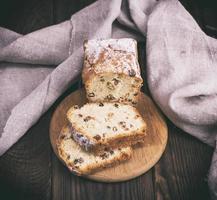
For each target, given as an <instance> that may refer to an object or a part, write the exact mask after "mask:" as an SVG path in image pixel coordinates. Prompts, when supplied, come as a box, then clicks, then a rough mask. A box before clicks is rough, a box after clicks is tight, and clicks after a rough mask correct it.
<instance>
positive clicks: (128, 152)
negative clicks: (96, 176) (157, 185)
mask: <svg viewBox="0 0 217 200" xmlns="http://www.w3.org/2000/svg"><path fill="white" fill-rule="evenodd" d="M68 132H69V128H68V127H63V128H62V130H61V133H60V135H59V137H58V139H57V141H56V143H57V150H58V154H59V157H60V158H61V161H62V162H63V163H64V164H65V165H66V166H67V167H68V169H69V170H70V171H71V172H72V173H74V174H76V175H79V176H81V175H88V174H90V173H93V172H96V171H99V170H101V169H103V168H106V167H111V166H114V165H117V164H118V163H121V162H123V161H126V160H128V159H130V158H131V156H132V149H131V148H129V147H128V148H127V149H125V151H121V152H120V154H119V156H116V157H114V158H113V159H107V160H106V159H105V160H103V161H102V162H98V163H97V164H96V163H93V164H91V165H87V166H86V167H85V168H79V167H77V166H76V165H75V164H74V163H73V162H71V161H70V160H69V159H67V157H68V156H67V154H66V152H65V151H64V149H62V147H61V142H62V141H63V140H65V139H69V138H70V139H71V137H70V136H68V135H67V133H68ZM104 152H105V151H104Z"/></svg>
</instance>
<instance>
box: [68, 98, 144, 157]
mask: <svg viewBox="0 0 217 200" xmlns="http://www.w3.org/2000/svg"><path fill="white" fill-rule="evenodd" d="M67 118H68V120H69V122H70V124H71V125H70V128H71V132H72V135H73V138H74V140H75V141H76V142H77V143H78V144H79V145H80V146H81V147H83V148H84V149H85V150H86V151H93V152H95V153H99V152H102V151H104V150H106V149H109V148H110V149H113V148H118V147H127V146H131V145H134V144H136V143H142V142H144V139H145V136H146V123H145V122H144V120H143V119H142V117H141V116H140V114H139V113H138V111H137V110H136V108H134V107H133V106H131V105H128V104H121V103H108V102H107V103H106V102H104V103H87V104H85V105H84V106H82V107H81V108H79V107H78V106H74V107H72V108H70V109H69V111H68V112H67Z"/></svg>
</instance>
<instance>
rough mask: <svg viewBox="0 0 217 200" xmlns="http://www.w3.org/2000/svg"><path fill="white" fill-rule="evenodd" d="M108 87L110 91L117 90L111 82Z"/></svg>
mask: <svg viewBox="0 0 217 200" xmlns="http://www.w3.org/2000/svg"><path fill="white" fill-rule="evenodd" d="M106 85H107V88H108V89H110V90H114V89H115V87H114V85H113V84H112V83H111V82H107V83H106Z"/></svg>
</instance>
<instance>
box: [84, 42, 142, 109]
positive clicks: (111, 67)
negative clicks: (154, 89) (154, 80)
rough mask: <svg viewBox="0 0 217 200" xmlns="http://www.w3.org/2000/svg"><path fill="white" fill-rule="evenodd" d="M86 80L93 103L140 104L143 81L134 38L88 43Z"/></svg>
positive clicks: (85, 50)
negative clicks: (138, 102)
mask: <svg viewBox="0 0 217 200" xmlns="http://www.w3.org/2000/svg"><path fill="white" fill-rule="evenodd" d="M84 57H85V58H84V67H83V71H82V78H83V82H84V85H85V89H86V92H87V98H88V99H89V101H92V102H105V101H107V102H127V103H130V104H132V105H135V104H136V103H137V101H138V97H139V94H140V88H141V86H142V82H143V81H142V78H141V75H140V67H139V63H138V56H137V42H136V41H135V40H134V39H130V38H122V39H106V40H87V41H86V42H85V43H84Z"/></svg>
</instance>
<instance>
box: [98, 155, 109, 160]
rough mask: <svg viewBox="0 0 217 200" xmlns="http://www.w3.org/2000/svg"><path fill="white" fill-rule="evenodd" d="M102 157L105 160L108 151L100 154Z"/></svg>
mask: <svg viewBox="0 0 217 200" xmlns="http://www.w3.org/2000/svg"><path fill="white" fill-rule="evenodd" d="M100 157H101V158H102V160H104V159H105V158H108V154H107V153H103V154H102V155H100Z"/></svg>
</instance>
